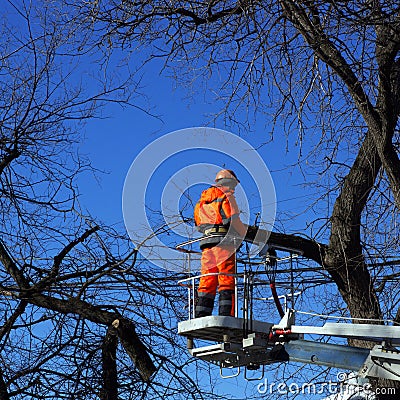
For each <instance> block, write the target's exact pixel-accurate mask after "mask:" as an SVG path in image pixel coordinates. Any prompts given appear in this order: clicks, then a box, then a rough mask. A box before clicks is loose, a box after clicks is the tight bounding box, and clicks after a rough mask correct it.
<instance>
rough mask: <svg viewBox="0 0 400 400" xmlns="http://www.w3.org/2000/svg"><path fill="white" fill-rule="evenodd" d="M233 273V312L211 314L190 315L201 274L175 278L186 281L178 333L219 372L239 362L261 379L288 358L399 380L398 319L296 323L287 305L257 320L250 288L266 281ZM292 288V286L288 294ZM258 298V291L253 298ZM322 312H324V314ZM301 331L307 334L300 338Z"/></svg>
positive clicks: (193, 313) (189, 346)
mask: <svg viewBox="0 0 400 400" xmlns="http://www.w3.org/2000/svg"><path fill="white" fill-rule="evenodd" d="M193 242H195V241H193ZM180 251H182V249H181V250H180ZM192 253H193V251H191V250H190V251H187V256H188V259H189V260H188V262H189V264H190V257H191V255H192ZM291 260H292V256H290V261H291ZM238 261H239V260H238ZM278 261H279V260H278ZM255 264H256V263H255ZM189 270H190V268H189ZM208 275H218V274H214V273H213V274H208ZM203 276H204V275H203ZM233 276H234V278H235V299H236V304H235V316H234V317H227V316H217V315H215V316H207V317H202V318H194V316H195V303H196V293H197V290H196V281H197V280H198V279H200V276H191V277H190V278H187V279H183V280H181V281H179V284H180V286H183V287H186V289H187V293H188V303H187V310H188V320H185V321H181V322H179V323H178V333H179V335H181V336H184V337H186V338H187V344H188V346H187V347H188V351H189V353H190V354H191V355H192V356H194V357H197V358H199V359H201V360H204V361H207V362H210V363H212V364H215V365H217V366H219V367H220V373H221V376H222V377H223V378H229V377H234V376H238V375H239V374H240V368H241V367H244V371H245V374H244V377H245V379H248V380H255V379H262V378H263V376H264V366H265V365H269V364H273V363H277V362H285V361H290V362H299V363H304V364H311V365H321V366H326V367H332V368H339V369H344V370H348V371H355V372H356V373H357V374H358V375H359V376H360V377H363V378H384V379H391V380H396V381H400V326H399V325H396V324H393V325H383V322H382V321H371V320H369V321H365V322H368V323H365V324H361V323H349V322H337V323H330V322H326V323H325V324H324V325H322V326H312V325H311V326H305V325H301V324H299V325H296V324H295V314H296V312H295V311H294V310H292V309H288V308H287V309H286V313H284V312H283V310H281V311H282V312H279V313H280V314H281V321H280V322H279V323H278V324H273V323H270V322H264V321H260V320H259V319H260V315H259V316H258V318H254V314H253V309H252V304H253V300H254V298H253V293H252V290H251V289H252V287H253V286H254V285H256V284H258V285H260V286H261V287H262V285H264V286H265V283H266V282H263V281H262V279H261V276H260V275H257V280H255V279H254V277H255V273H254V272H252V271H247V270H244V271H243V273H240V274H233ZM239 289H242V292H239ZM249 289H250V290H249ZM295 294H296V293H295V292H294V290H293V291H292V293H291V297H292V300H293V296H294V295H295ZM239 297H240V298H241V299H242V306H241V307H239V304H238V298H239ZM276 297H277V296H276ZM263 299H264V298H263V297H261V298H259V299H258V300H263ZM274 300H276V299H275V297H274ZM292 304H294V303H293V302H292ZM285 305H286V302H285ZM262 309H263V307H261V310H262ZM239 310H241V311H242V312H241V314H242V316H243V317H242V318H240V317H239ZM306 314H307V313H306ZM311 315H313V314H311ZM261 317H262V314H261ZM321 317H324V318H328V316H321ZM341 319H342V318H341ZM353 322H360V321H353ZM305 335H306V336H308V337H309V340H304V337H305ZM315 336H320V337H321V336H322V337H325V338H335V337H336V338H344V339H357V340H363V341H368V342H370V343H371V348H370V349H366V348H359V347H351V346H347V345H346V344H336V343H324V342H323V341H320V339H318V340H315ZM195 340H196V346H195V343H194V341H195ZM199 342H202V343H199ZM205 342H206V343H205ZM207 342H208V344H207ZM197 345H200V346H197ZM260 367H262V375H261V377H258V378H254V377H253V376H252V377H250V378H249V377H247V375H246V374H247V371H249V370H253V371H254V370H258V369H260ZM233 368H236V369H237V372H236V373H234V374H230V375H228V376H226V375H223V369H233Z"/></svg>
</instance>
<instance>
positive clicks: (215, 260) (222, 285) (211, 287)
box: [198, 246, 236, 296]
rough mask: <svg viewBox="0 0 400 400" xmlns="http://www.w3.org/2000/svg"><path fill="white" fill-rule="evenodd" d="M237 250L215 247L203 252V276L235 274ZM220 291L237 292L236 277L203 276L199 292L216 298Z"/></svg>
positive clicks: (227, 247) (228, 247) (229, 247)
mask: <svg viewBox="0 0 400 400" xmlns="http://www.w3.org/2000/svg"><path fill="white" fill-rule="evenodd" d="M235 270H236V266H235V248H234V247H233V246H223V247H219V246H214V247H211V248H206V249H203V250H202V254H201V274H202V275H203V274H210V273H220V274H221V273H223V274H234V273H235V272H236V271H235ZM217 287H218V291H219V292H221V291H223V290H235V277H234V276H227V275H211V276H202V277H201V278H200V283H199V287H198V292H205V293H208V294H210V295H213V296H215V295H216V293H217Z"/></svg>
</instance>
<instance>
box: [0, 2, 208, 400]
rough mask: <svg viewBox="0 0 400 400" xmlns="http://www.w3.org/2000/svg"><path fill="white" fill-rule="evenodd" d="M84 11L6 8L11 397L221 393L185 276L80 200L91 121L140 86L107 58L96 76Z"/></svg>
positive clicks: (6, 380)
mask: <svg viewBox="0 0 400 400" xmlns="http://www.w3.org/2000/svg"><path fill="white" fill-rule="evenodd" d="M77 23H78V20H74V19H73V18H68V17H66V14H65V13H63V12H62V7H60V8H57V7H56V8H55V4H53V3H52V2H38V3H36V4H33V3H32V2H27V3H25V2H24V1H21V2H8V3H7V6H6V8H5V14H2V15H1V40H0V48H1V51H0V53H1V56H0V60H1V63H0V75H1V79H0V93H1V97H0V142H1V147H0V190H1V198H0V202H1V217H0V232H1V234H0V263H1V267H2V268H1V269H0V309H1V312H2V321H1V326H0V355H1V358H0V398H1V399H13V398H16V399H24V398H32V399H35V398H41V399H43V398H57V399H62V398H68V399H72V398H77V399H78V398H79V399H83V398H85V399H90V398H99V397H100V398H101V399H117V398H121V397H122V398H127V399H128V398H143V399H145V398H155V397H157V398H164V397H167V398H168V397H169V398H174V399H178V398H185V399H186V398H188V396H189V397H190V396H191V397H192V398H196V399H197V398H214V397H212V394H211V392H212V390H211V389H210V393H208V392H205V393H202V394H198V393H197V383H196V380H195V379H194V378H192V377H191V376H190V374H189V373H188V372H186V371H185V370H184V367H185V366H187V364H190V363H191V360H189V359H188V358H187V356H186V355H185V352H184V351H183V350H182V348H181V347H182V345H181V343H176V332H175V329H174V327H173V326H171V324H170V320H171V318H172V316H173V317H174V318H176V317H177V316H181V317H182V315H181V313H182V309H181V307H177V304H182V300H181V297H182V296H181V293H179V291H178V292H177V290H176V285H175V279H177V277H175V276H174V277H170V276H166V275H165V273H164V271H154V270H152V269H149V267H148V265H147V263H146V262H144V260H141V259H140V257H138V254H137V250H136V249H135V248H134V246H133V244H132V243H131V241H130V240H129V239H128V238H126V236H125V234H120V233H119V232H117V231H115V230H112V229H110V228H107V227H105V226H101V225H98V224H97V223H96V222H95V221H93V219H92V218H91V217H90V216H88V215H84V214H83V213H82V211H81V210H80V208H79V202H78V195H79V191H78V188H77V187H76V185H75V178H76V177H77V176H78V175H79V174H80V173H82V172H85V171H92V167H91V165H90V162H89V161H88V160H85V159H84V158H82V157H81V156H80V155H79V150H78V145H79V142H80V141H81V140H82V136H81V135H80V130H81V128H82V126H83V122H84V121H85V120H86V119H88V118H93V117H95V116H96V115H97V113H98V112H99V111H100V110H101V107H102V105H103V104H104V103H105V102H119V103H121V104H130V98H131V95H132V94H133V93H134V89H132V88H133V86H131V82H130V81H129V79H128V80H125V81H117V80H116V77H115V76H113V77H112V78H113V79H110V80H109V78H110V77H109V76H108V75H106V74H104V71H103V70H101V68H100V67H101V66H99V70H98V71H96V70H93V71H91V72H92V73H93V75H94V76H93V77H92V78H94V79H93V80H91V81H90V82H91V85H86V83H87V82H89V78H90V77H88V76H86V75H84V73H85V71H84V70H83V69H82V67H81V65H82V64H81V63H82V62H83V60H85V62H88V60H89V61H93V60H94V59H96V57H98V54H97V53H96V51H94V52H92V50H93V48H92V47H91V46H90V42H89V41H87V37H90V35H91V30H86V31H84V30H82V29H80V26H79V25H77ZM85 57H88V58H85ZM95 65H96V64H95ZM97 73H99V74H102V79H101V80H97V79H95V78H96V77H97V78H98V76H96V74H97ZM95 82H100V85H97V86H96V84H95ZM128 86H129V87H130V93H128V94H127V91H126V90H125V89H126V87H128ZM150 271H151V273H150ZM171 282H173V285H172V284H171Z"/></svg>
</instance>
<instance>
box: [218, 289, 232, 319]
mask: <svg viewBox="0 0 400 400" xmlns="http://www.w3.org/2000/svg"><path fill="white" fill-rule="evenodd" d="M234 298H235V291H234V290H221V291H220V292H219V310H218V311H219V312H218V314H219V315H223V316H231V317H234V316H235V312H234V303H235V302H234Z"/></svg>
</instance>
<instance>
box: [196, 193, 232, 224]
mask: <svg viewBox="0 0 400 400" xmlns="http://www.w3.org/2000/svg"><path fill="white" fill-rule="evenodd" d="M236 216H239V208H238V206H237V203H236V199H235V196H233V192H232V191H230V190H229V191H226V192H224V191H223V190H222V189H221V188H219V187H216V186H211V187H210V188H208V189H206V190H204V191H203V192H202V194H201V197H200V200H199V201H198V202H197V204H196V206H195V208H194V220H195V223H196V226H197V227H198V229H199V231H200V232H204V231H205V230H206V229H209V228H212V227H219V226H226V227H228V226H229V224H230V222H231V219H232V218H233V217H236Z"/></svg>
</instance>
